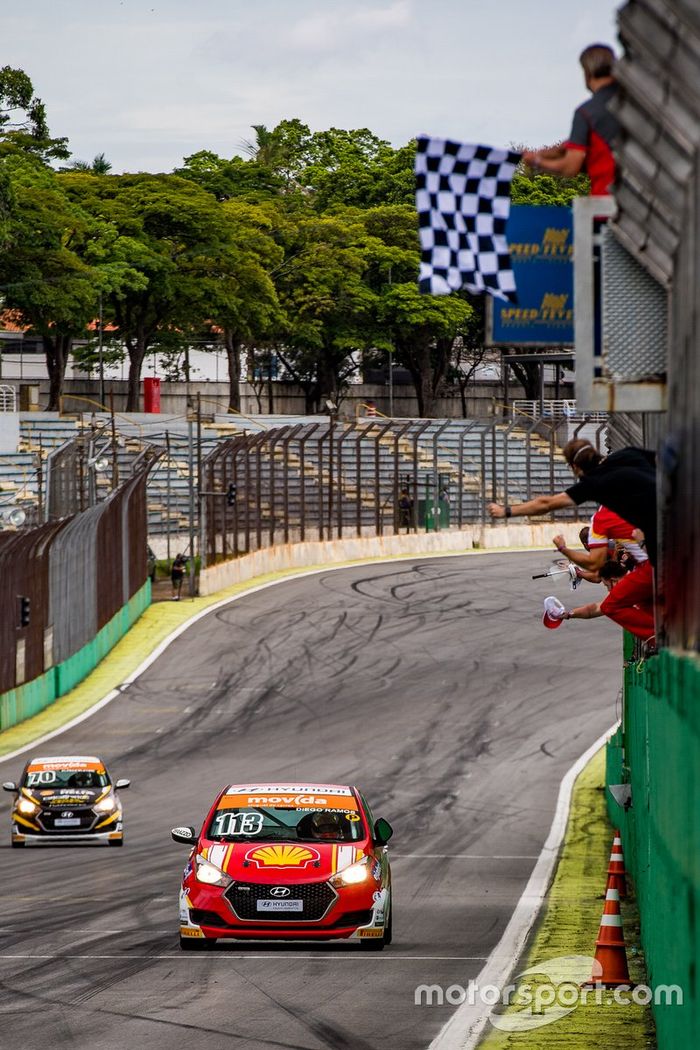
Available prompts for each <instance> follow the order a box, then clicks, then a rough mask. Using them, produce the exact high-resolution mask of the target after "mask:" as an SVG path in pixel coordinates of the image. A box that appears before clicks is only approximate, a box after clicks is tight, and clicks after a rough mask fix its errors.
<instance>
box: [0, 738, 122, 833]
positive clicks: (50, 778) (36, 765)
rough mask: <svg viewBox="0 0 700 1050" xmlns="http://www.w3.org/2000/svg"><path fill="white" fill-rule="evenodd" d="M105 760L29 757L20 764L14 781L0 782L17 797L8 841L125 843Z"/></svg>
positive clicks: (114, 787)
mask: <svg viewBox="0 0 700 1050" xmlns="http://www.w3.org/2000/svg"><path fill="white" fill-rule="evenodd" d="M129 783H130V782H129V781H128V780H118V781H117V782H116V784H113V783H112V780H111V778H110V776H109V773H108V772H107V770H106V768H105V765H104V762H103V761H102V760H101V759H99V758H95V757H94V755H69V756H65V755H64V756H60V755H57V756H53V757H48V758H33V759H32V760H31V761H30V762H27V764H26V766H25V767H24V771H23V773H22V776H21V777H20V780H19V784H15V782H14V781H13V780H9V781H6V783H4V784H3V785H2V786H3V788H4V789H5V791H12V792H14V793H15V795H16V798H15V801H14V803H13V805H12V845H13V846H15V847H17V846H25V845H36V844H39V843H51V844H53V845H56V844H61V843H64V844H65V843H67V842H102V843H105V844H107V845H109V846H121V845H122V844H123V842H124V829H123V823H122V805H121V802H120V801H119V795H118V793H117V792H118V791H119V789H123V788H127V787H128V786H129Z"/></svg>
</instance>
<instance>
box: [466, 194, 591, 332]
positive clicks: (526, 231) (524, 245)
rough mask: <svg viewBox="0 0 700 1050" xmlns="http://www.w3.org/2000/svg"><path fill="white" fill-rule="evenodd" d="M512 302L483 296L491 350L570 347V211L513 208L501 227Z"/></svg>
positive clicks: (572, 310) (571, 262) (572, 290)
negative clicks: (505, 241) (514, 298)
mask: <svg viewBox="0 0 700 1050" xmlns="http://www.w3.org/2000/svg"><path fill="white" fill-rule="evenodd" d="M506 235H507V237H508V245H509V247H510V257H511V264H512V266H513V272H514V274H515V286H516V289H517V294H518V302H517V304H515V303H506V302H501V301H500V300H496V299H493V298H489V308H488V314H487V318H488V326H487V342H488V343H489V344H490V345H492V346H533V347H535V346H541V347H545V346H558V347H569V346H571V347H573V345H574V259H573V254H574V237H573V222H572V213H571V209H570V208H559V207H551V206H549V205H542V206H540V205H536V204H514V205H513V206H512V207H511V209H510V216H509V218H508V224H507V227H506Z"/></svg>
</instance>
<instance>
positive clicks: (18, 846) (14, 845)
mask: <svg viewBox="0 0 700 1050" xmlns="http://www.w3.org/2000/svg"><path fill="white" fill-rule="evenodd" d="M25 845H26V843H24V842H15V840H14V839H12V848H13V849H24V847H25Z"/></svg>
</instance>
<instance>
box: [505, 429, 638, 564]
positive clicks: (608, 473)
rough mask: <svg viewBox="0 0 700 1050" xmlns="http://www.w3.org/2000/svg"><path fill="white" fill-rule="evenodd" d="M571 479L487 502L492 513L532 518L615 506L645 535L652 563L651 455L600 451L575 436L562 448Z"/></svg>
mask: <svg viewBox="0 0 700 1050" xmlns="http://www.w3.org/2000/svg"><path fill="white" fill-rule="evenodd" d="M563 453H564V458H565V459H566V462H567V463H568V464H569V466H570V467H571V469H572V470H573V472H574V476H575V478H576V483H575V484H574V485H572V486H571V487H570V488H568V489H566V490H565V491H564V492H557V493H555V494H554V495H552V496H536V497H535V498H534V499H531V500H528V501H527V502H526V503H516V504H513V505H512V506H508V505H506V504H502V503H489V504H488V511H489V514H490V515H491V517H492V518H511V517H528V516H532V517H536V516H537V515H538V514H549V513H550V512H551V511H553V510H563V509H564V508H565V507H573V506H578V505H579V504H581V503H589V502H594V503H602V504H603V506H605V507H608V508H609V509H610V510H613V511H615V513H616V514H619V515H620V517H621V518H623V519H624V520H625V521H628V522H629V523H630V524H631V525H634V526H635V528H637V529H641V530H642V532H643V533H644V536H645V538H646V550H647V554H648V555H649V561H650V562H651V564H652V565H655V564H656V467H655V456H654V453H653V452H649V451H648V450H647V449H643V448H623V449H621V450H620V451H619V452H612V453H611V454H610V455H609V456H602V455H601V454H600V452H598V451H597V450H596V449H595V448H594V447H593V446H592V445H591V443H590V442H589V441H584V440H582V439H581V438H576V439H575V440H573V441H569V442H568V443H567V444H566V445H565V446H564V449H563Z"/></svg>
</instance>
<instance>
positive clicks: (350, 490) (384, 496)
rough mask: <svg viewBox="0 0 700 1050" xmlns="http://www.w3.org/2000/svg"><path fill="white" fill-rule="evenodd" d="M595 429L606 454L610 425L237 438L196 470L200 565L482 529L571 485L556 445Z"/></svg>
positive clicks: (364, 427) (381, 424)
mask: <svg viewBox="0 0 700 1050" xmlns="http://www.w3.org/2000/svg"><path fill="white" fill-rule="evenodd" d="M591 426H593V431H592V433H591V434H590V435H589V434H588V433H586V436H587V437H589V436H590V438H591V439H592V440H594V441H595V443H596V444H597V445H598V447H601V444H602V441H603V440H604V432H605V423H604V422H598V421H596V422H595V423H594V424H591V423H590V421H589V420H588V419H581V420H579V421H578V422H577V423H576V424H575V425H571V424H570V423H569V422H568V421H567V420H564V421H562V420H551V419H550V420H549V421H546V420H542V419H534V420H531V421H525V422H522V421H521V420H515V421H512V422H509V423H504V422H502V421H500V420H496V419H491V420H483V419H482V420H469V421H465V420H420V419H419V420H415V419H414V420H387V419H382V420H371V421H369V420H364V421H359V422H356V423H346V422H339V421H336V420H335V419H333V418H331V419H328V420H322V421H319V422H317V423H299V424H296V425H293V424H292V425H288V426H284V427H279V428H276V429H272V430H265V431H261V432H259V433H256V434H241V435H238V436H236V437H233V438H230V439H229V440H226V441H223V442H221V443H220V444H219V445H218V446H217V447H216V448H215V449H214V450H213V451H212V452H211V453H210V455H208V456H207V457H206V459H205V460H204V463H203V467H202V475H201V484H200V490H199V505H200V521H199V526H200V528H199V532H200V552H201V553H202V555H203V562H204V564H211V563H214V562H217V561H220V560H222V559H227V558H232V557H237V556H239V555H241V554H247V553H249V552H251V551H254V550H259V549H261V548H263V547H270V546H274V545H275V544H276V543H282V542H283V543H291V542H299V541H301V542H303V541H305V540H323V539H335V538H338V539H340V538H343V537H352V536H370V535H379V536H380V535H384V534H391V533H396V532H399V531H402V530H418V529H425V530H426V531H433V530H435V531H437V530H440V529H442V528H449V527H456V528H462V527H464V526H467V525H473V524H482V525H483V524H485V523H486V522H487V520H490V519H489V518H488V512H487V504H488V503H489V501H498V502H508V503H516V502H521V501H524V500H528V499H532V498H533V497H535V496H537V495H542V494H548V493H552V492H558V491H561V490H562V489H564V488H566V487H567V486H569V485H570V484H571V483H572V477H571V472H570V470H569V468H568V467H567V465H566V463H565V461H564V458H563V456H562V454H561V450H560V444H561V443H563V441H565V440H567V439H568V438H569V437H573V436H578V435H579V434H580V433H582V432H583V430H584V428H586V427H588V429H589V430H590V428H591ZM562 427H564V428H566V432H565V433H564V434H562ZM575 515H576V511H575V509H572V510H571V511H570V512H569V511H565V512H563V513H559V514H558V517H559V518H562V519H566V518H571V517H575Z"/></svg>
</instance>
